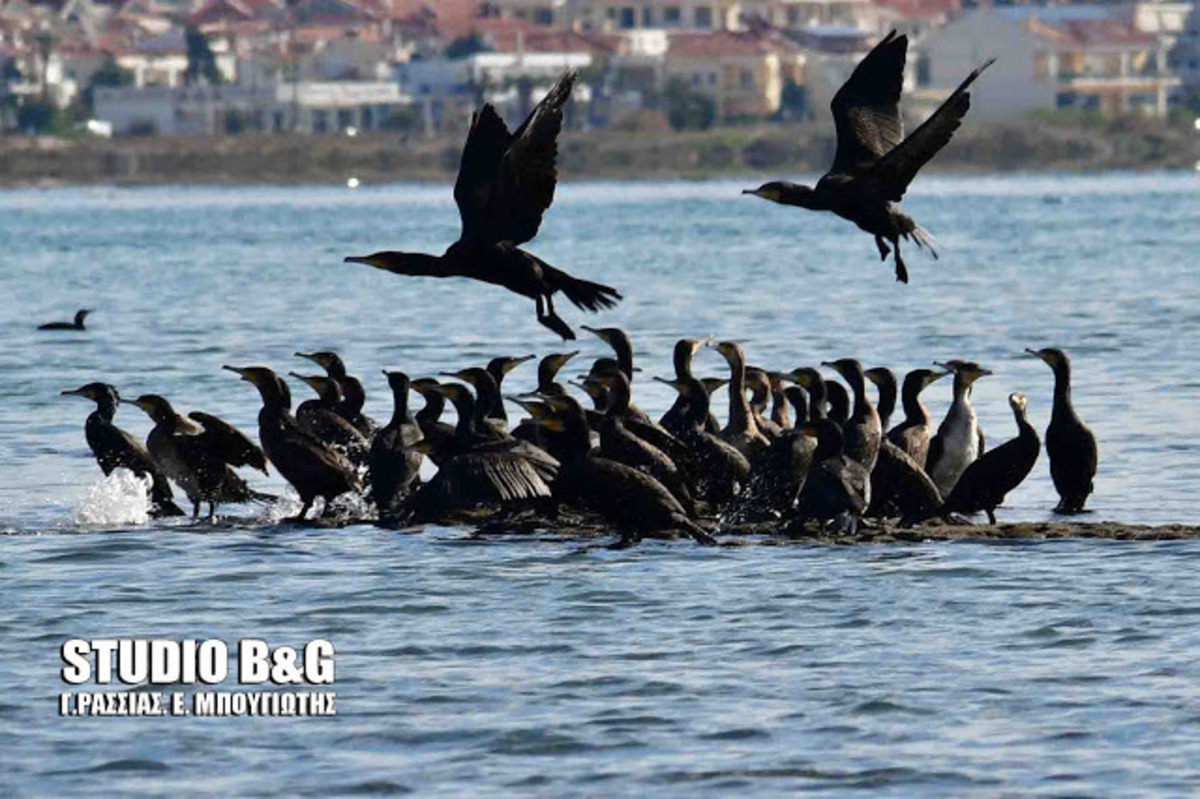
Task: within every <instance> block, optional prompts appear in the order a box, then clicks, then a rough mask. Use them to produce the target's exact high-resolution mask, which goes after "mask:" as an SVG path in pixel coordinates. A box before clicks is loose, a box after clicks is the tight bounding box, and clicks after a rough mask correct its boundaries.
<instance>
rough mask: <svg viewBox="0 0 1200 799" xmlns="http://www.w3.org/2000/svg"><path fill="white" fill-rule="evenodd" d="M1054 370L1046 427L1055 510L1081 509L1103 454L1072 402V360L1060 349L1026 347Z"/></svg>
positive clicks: (1072, 511)
mask: <svg viewBox="0 0 1200 799" xmlns="http://www.w3.org/2000/svg"><path fill="white" fill-rule="evenodd" d="M1026 352H1028V353H1029V354H1030V355H1036V356H1037V357H1039V358H1041V359H1042V360H1043V361H1045V362H1046V364H1047V365H1049V367H1050V368H1051V369H1053V370H1054V408H1053V410H1052V411H1051V412H1050V425H1049V426H1048V427H1047V428H1046V454H1047V455H1049V456H1050V477H1051V478H1052V479H1053V480H1054V488H1055V490H1056V491H1058V497H1059V502H1058V507H1056V508H1055V509H1054V512H1055V513H1080V512H1082V511H1083V507H1084V505H1086V504H1087V498H1088V496H1089V495H1090V494H1091V493H1092V488H1093V484H1092V481H1093V478H1095V476H1096V466H1097V464H1098V462H1099V459H1100V456H1099V452H1098V450H1097V448H1096V436H1094V435H1093V434H1092V431H1091V430H1090V429H1088V426H1087V425H1086V424H1084V423H1083V422H1082V421H1081V420H1080V418H1079V415H1078V414H1077V413H1075V406H1074V404H1072V402H1071V360H1070V359H1069V358H1068V357H1067V354H1066V353H1065V352H1063V351H1062V350H1060V349H1056V348H1054V347H1047V348H1046V349H1041V350H1026Z"/></svg>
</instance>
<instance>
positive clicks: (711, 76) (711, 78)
mask: <svg viewBox="0 0 1200 799" xmlns="http://www.w3.org/2000/svg"><path fill="white" fill-rule="evenodd" d="M708 85H709V86H716V85H717V73H715V72H710V73H708Z"/></svg>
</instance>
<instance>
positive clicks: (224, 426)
mask: <svg viewBox="0 0 1200 799" xmlns="http://www.w3.org/2000/svg"><path fill="white" fill-rule="evenodd" d="M188 418H190V419H193V420H194V421H196V422H199V423H200V425H201V426H202V427H203V428H204V433H203V437H204V438H205V440H206V441H207V443H208V444H209V445H210V446H211V447H212V449H213V451H214V452H216V453H217V456H218V457H220V458H221V460H223V461H225V463H228V464H229V465H230V466H249V467H251V468H254V469H258V470H259V471H260V472H262V473H263V474H266V473H267V457H266V455H264V454H263V451H262V449H260V448H259V447H258V445H257V444H255V443H254V442H253V441H251V440H250V439H249V438H247V437H246V435H245V434H244V433H242V431H240V430H238V429H237V428H236V427H234V426H233V425H231V424H229V422H226V421H225V420H224V419H218V418H217V417H216V416H213V415H212V414H208V413H204V412H202V411H192V412H191V413H189V414H188Z"/></svg>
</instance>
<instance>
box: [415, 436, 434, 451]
mask: <svg viewBox="0 0 1200 799" xmlns="http://www.w3.org/2000/svg"><path fill="white" fill-rule="evenodd" d="M409 449H411V450H413V451H414V452H420V453H421V454H422V455H429V454H431V453H432V452H433V442H432V441H430V440H429V439H427V438H423V439H421V440H420V441H417V442H415V443H413V445H412V446H410V447H409Z"/></svg>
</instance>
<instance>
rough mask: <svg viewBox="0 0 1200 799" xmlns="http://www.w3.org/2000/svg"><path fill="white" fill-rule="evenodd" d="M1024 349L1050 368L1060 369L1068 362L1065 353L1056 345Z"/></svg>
mask: <svg viewBox="0 0 1200 799" xmlns="http://www.w3.org/2000/svg"><path fill="white" fill-rule="evenodd" d="M1025 351H1026V352H1027V353H1029V354H1030V355H1035V356H1037V357H1038V358H1041V359H1042V360H1043V361H1045V362H1046V364H1047V365H1049V367H1050V368H1051V369H1060V368H1062V367H1063V366H1066V365H1067V364H1068V363H1069V361H1068V360H1067V354H1066V353H1065V352H1063V351H1062V350H1060V349H1058V348H1057V347H1046V348H1044V349H1040V350H1033V349H1027V350H1025Z"/></svg>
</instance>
